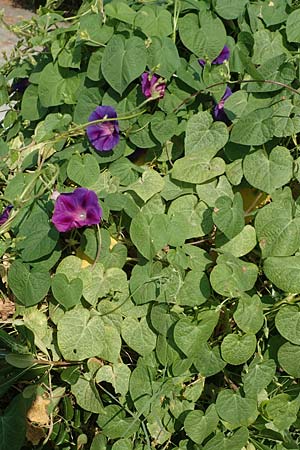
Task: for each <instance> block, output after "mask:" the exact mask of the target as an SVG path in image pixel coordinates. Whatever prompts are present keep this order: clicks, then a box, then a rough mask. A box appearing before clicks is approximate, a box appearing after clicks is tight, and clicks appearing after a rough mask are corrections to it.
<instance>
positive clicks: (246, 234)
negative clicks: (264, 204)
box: [218, 225, 256, 258]
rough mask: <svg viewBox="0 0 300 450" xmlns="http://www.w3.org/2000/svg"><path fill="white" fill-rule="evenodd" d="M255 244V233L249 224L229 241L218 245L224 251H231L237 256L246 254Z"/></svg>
mask: <svg viewBox="0 0 300 450" xmlns="http://www.w3.org/2000/svg"><path fill="white" fill-rule="evenodd" d="M255 246H256V233H255V229H254V228H253V227H252V226H251V225H246V226H245V227H244V228H243V229H242V231H241V232H240V233H239V234H237V235H236V236H234V237H233V238H232V239H231V240H230V241H228V242H226V243H225V244H223V245H221V246H220V247H218V250H219V251H221V252H224V253H231V254H232V255H233V256H236V257H237V258H239V257H241V256H244V255H247V253H250V252H251V250H253V249H254V247H255Z"/></svg>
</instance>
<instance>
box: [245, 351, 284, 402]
mask: <svg viewBox="0 0 300 450" xmlns="http://www.w3.org/2000/svg"><path fill="white" fill-rule="evenodd" d="M275 371H276V364H275V361H274V360H273V359H268V360H266V361H264V360H261V359H258V358H255V359H254V360H253V361H252V362H251V364H250V365H249V368H248V370H247V372H246V374H244V375H243V377H242V380H243V383H244V384H243V389H244V391H245V394H246V396H247V397H252V398H255V399H256V397H257V394H259V393H260V392H261V391H262V390H263V389H265V388H266V387H267V386H268V385H269V384H270V383H271V381H272V380H273V378H274V376H275Z"/></svg>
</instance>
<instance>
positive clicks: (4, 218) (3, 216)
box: [0, 205, 13, 225]
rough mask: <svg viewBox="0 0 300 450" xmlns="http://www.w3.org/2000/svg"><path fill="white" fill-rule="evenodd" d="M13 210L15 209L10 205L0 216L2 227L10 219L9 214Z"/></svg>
mask: <svg viewBox="0 0 300 450" xmlns="http://www.w3.org/2000/svg"><path fill="white" fill-rule="evenodd" d="M12 208H13V206H12V205H8V206H7V207H6V208H5V209H4V211H3V213H2V214H1V215H0V225H3V224H4V223H5V222H6V221H7V220H8V219H9V214H10V211H11V210H12Z"/></svg>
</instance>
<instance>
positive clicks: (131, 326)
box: [121, 317, 156, 355]
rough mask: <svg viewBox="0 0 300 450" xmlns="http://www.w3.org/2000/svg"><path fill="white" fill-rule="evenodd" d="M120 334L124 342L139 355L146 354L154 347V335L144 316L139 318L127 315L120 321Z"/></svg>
mask: <svg viewBox="0 0 300 450" xmlns="http://www.w3.org/2000/svg"><path fill="white" fill-rule="evenodd" d="M121 335H122V338H123V339H124V341H125V342H126V344H127V345H128V346H129V347H130V348H132V350H134V351H135V352H137V353H139V354H140V355H147V354H148V353H150V352H151V351H152V350H154V348H155V345H156V335H155V334H154V333H153V331H151V329H150V328H149V325H148V323H147V319H146V318H145V317H142V318H141V320H137V319H134V318H132V317H127V318H126V319H125V320H124V321H123V323H122V329H121Z"/></svg>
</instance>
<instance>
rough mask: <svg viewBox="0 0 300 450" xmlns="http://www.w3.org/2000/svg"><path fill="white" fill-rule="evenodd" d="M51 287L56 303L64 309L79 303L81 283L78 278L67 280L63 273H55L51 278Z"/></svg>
mask: <svg viewBox="0 0 300 450" xmlns="http://www.w3.org/2000/svg"><path fill="white" fill-rule="evenodd" d="M51 289H52V293H53V295H54V297H55V299H56V300H57V301H58V303H60V304H61V305H62V306H64V308H65V309H70V308H72V307H73V306H75V305H78V304H79V303H80V298H81V296H82V291H83V283H82V280H81V279H80V278H74V279H73V280H71V281H69V280H68V278H67V277H66V275H64V274H63V273H57V274H56V275H55V276H54V277H53V279H52V283H51Z"/></svg>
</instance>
